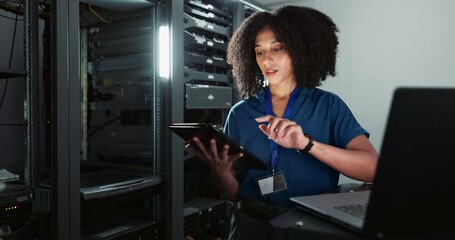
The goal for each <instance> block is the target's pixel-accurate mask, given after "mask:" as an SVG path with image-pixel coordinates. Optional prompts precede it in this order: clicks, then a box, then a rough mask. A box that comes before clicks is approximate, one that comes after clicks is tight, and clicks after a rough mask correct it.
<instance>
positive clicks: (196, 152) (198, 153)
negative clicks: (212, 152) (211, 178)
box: [185, 143, 210, 164]
mask: <svg viewBox="0 0 455 240" xmlns="http://www.w3.org/2000/svg"><path fill="white" fill-rule="evenodd" d="M185 147H186V148H187V149H188V150H189V151H190V152H191V153H193V155H194V156H196V158H198V159H199V160H201V161H202V162H204V163H205V164H210V161H209V160H208V159H207V158H206V157H205V155H204V154H203V153H202V152H201V151H200V150H199V149H196V147H194V146H193V145H191V144H189V143H188V144H187V145H185Z"/></svg>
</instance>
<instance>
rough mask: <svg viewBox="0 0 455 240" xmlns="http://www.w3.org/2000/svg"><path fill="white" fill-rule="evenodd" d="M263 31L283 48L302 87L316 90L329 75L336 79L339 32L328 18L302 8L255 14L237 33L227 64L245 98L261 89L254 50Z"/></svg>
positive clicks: (261, 76) (228, 54) (283, 8)
mask: <svg viewBox="0 0 455 240" xmlns="http://www.w3.org/2000/svg"><path fill="white" fill-rule="evenodd" d="M264 27H270V28H271V29H272V31H273V32H274V33H275V36H276V38H277V41H279V42H281V43H283V44H284V46H285V48H286V50H287V52H288V54H289V56H290V58H291V61H292V64H293V68H294V75H295V77H296V80H297V84H298V86H299V87H308V88H315V87H317V86H320V85H321V82H322V81H324V80H325V79H326V77H327V75H331V76H335V63H336V57H337V46H338V36H337V32H338V29H337V26H336V25H335V24H334V23H333V21H332V20H331V19H330V18H329V17H328V16H326V15H325V14H323V13H321V12H319V11H317V10H314V9H311V8H308V7H302V6H284V7H282V8H279V9H277V10H276V11H274V12H273V13H271V12H256V13H254V14H252V15H251V16H250V17H248V18H247V19H245V21H244V22H243V23H242V24H241V25H240V27H239V28H238V29H237V30H236V31H235V33H234V34H233V36H232V38H231V40H230V41H229V44H228V48H227V62H228V64H230V65H231V66H232V73H233V76H234V78H235V82H236V86H237V88H238V90H239V91H240V94H241V96H242V97H250V96H252V95H254V94H255V93H257V92H258V91H260V90H261V89H262V81H263V80H262V79H264V76H263V75H262V73H261V71H260V69H259V66H258V65H257V63H256V56H255V51H254V48H255V40H256V35H257V34H258V32H259V31H261V30H262V29H263V28H264Z"/></svg>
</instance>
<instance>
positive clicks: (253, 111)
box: [224, 88, 369, 205]
mask: <svg viewBox="0 0 455 240" xmlns="http://www.w3.org/2000/svg"><path fill="white" fill-rule="evenodd" d="M264 115H266V101H265V91H260V92H259V93H258V94H256V95H255V96H253V97H250V98H248V99H245V100H242V101H240V102H238V103H237V104H235V105H234V106H233V107H232V108H231V110H230V112H229V114H228V118H227V121H226V124H225V128H224V131H225V132H226V133H227V134H228V135H229V136H230V137H231V138H233V139H234V140H236V141H237V142H238V143H239V144H240V145H242V146H243V147H244V148H245V149H247V150H248V151H249V152H251V153H252V154H254V155H255V156H256V157H258V158H259V159H261V160H262V161H263V162H264V163H266V164H267V166H268V169H267V170H266V171H261V170H253V169H251V170H248V171H243V170H242V169H237V171H238V172H240V171H242V172H245V173H246V176H245V178H244V179H243V181H242V182H241V183H240V187H239V191H238V196H239V197H247V198H253V199H259V200H263V201H265V202H268V203H272V204H276V205H290V201H289V197H293V196H303V195H312V194H319V193H323V192H326V191H328V190H330V189H333V188H335V187H336V186H337V185H338V179H339V176H340V174H339V172H337V171H336V170H334V169H332V168H331V167H329V166H327V165H325V164H324V163H322V162H320V161H319V160H317V159H315V158H314V157H313V156H311V155H310V154H300V153H298V152H297V151H296V150H295V149H287V148H284V147H281V146H279V147H278V161H277V165H276V172H283V173H284V177H285V179H286V183H287V185H288V188H287V189H286V190H284V191H280V192H276V193H272V194H269V195H266V196H261V195H260V193H259V190H258V187H257V183H256V179H258V178H262V177H264V176H267V175H269V174H271V173H272V167H271V151H270V147H269V140H268V138H267V136H266V135H265V134H264V133H262V131H261V130H260V129H259V127H258V126H259V123H257V122H256V121H255V120H254V119H255V118H257V117H261V116H264ZM290 119H291V120H292V121H295V122H297V123H298V124H299V125H300V126H301V127H302V129H303V132H304V133H308V134H311V135H312V136H313V139H314V140H315V141H318V142H321V143H326V144H329V145H332V146H336V147H339V148H345V147H346V145H347V144H348V143H349V142H350V141H351V140H352V139H353V138H355V137H357V136H359V135H361V134H365V135H366V136H367V137H369V133H368V132H367V131H366V130H365V129H363V128H362V127H361V126H360V124H359V123H358V122H357V120H356V119H355V117H354V115H353V114H352V112H351V111H350V110H349V108H348V106H347V105H346V104H345V103H344V102H343V101H342V100H341V98H339V97H338V96H337V95H335V94H333V93H330V92H328V91H324V90H321V89H318V88H314V89H308V88H302V89H301V90H300V95H299V97H298V99H297V100H296V102H295V105H294V108H293V110H292V114H291V118H290Z"/></svg>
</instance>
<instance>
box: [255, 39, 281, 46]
mask: <svg viewBox="0 0 455 240" xmlns="http://www.w3.org/2000/svg"><path fill="white" fill-rule="evenodd" d="M275 43H281V42H279V41H278V40H274V41H272V42H271V44H275ZM254 47H261V45H259V44H255V45H254Z"/></svg>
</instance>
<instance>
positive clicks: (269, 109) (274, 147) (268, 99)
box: [265, 86, 300, 173]
mask: <svg viewBox="0 0 455 240" xmlns="http://www.w3.org/2000/svg"><path fill="white" fill-rule="evenodd" d="M299 94H300V89H299V87H298V86H296V87H295V88H294V90H292V93H291V96H290V97H289V101H288V104H287V105H286V109H285V110H284V114H283V118H287V119H289V118H290V117H291V114H292V110H293V108H294V103H295V101H296V100H297V97H298V96H299ZM265 112H266V113H267V114H268V115H271V116H275V114H274V113H273V105H272V94H271V93H270V89H269V88H266V89H265ZM269 145H270V151H271V152H272V159H271V163H272V171H273V173H275V167H276V163H277V162H278V144H277V143H276V142H275V141H273V140H271V139H270V140H269Z"/></svg>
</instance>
